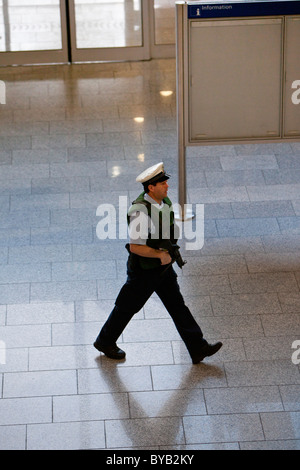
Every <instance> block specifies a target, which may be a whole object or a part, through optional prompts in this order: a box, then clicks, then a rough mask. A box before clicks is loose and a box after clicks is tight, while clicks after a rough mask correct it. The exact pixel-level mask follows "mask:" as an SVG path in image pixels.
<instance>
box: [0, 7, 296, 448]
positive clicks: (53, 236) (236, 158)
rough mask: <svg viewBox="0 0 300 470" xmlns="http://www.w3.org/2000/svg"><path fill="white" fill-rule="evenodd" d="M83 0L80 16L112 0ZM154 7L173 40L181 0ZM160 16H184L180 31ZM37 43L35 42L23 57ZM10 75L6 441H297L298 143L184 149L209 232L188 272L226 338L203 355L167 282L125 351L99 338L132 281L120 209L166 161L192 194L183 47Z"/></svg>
mask: <svg viewBox="0 0 300 470" xmlns="http://www.w3.org/2000/svg"><path fill="white" fill-rule="evenodd" d="M9 3H11V5H12V7H11V11H10V14H11V17H13V15H15V16H14V17H15V18H16V23H14V25H13V26H15V27H12V28H11V32H10V35H8V34H4V39H3V35H2V36H1V38H0V50H1V51H2V52H7V53H9V51H13V48H12V47H11V48H9V47H8V46H9V40H11V44H14V47H15V49H14V50H15V51H16V50H20V48H21V46H20V45H19V46H18V35H20V34H22V31H24V34H25V33H26V28H25V26H24V27H23V28H22V27H21V24H20V23H18V21H19V20H18V18H20V17H21V16H22V15H18V11H17V9H18V8H20V9H24V6H22V7H21V6H18V4H20V2H18V1H14V2H9ZM24 3H28V9H30V8H35V6H34V7H33V6H32V5H34V4H39V3H41V4H43V3H44V4H48V6H49V4H52V5H50V7H51V8H52V9H53V8H55V6H56V5H58V4H59V2H56V1H52V2H50V1H45V2H34V1H31V2H30V1H28V2H23V4H24ZM75 3H77V5H78V8H82V11H81V13H80V14H81V15H83V16H81V18H83V17H84V11H86V12H88V13H89V14H90V15H91V10H90V9H86V10H85V7H86V5H87V4H92V3H94V4H95V5H94V6H95V8H96V6H97V5H96V4H98V8H99V11H100V10H101V8H100V7H103V5H104V3H105V2H103V1H102V2H101V1H100V2H92V1H90V2H84V1H81V2H75ZM107 3H109V4H111V5H112V4H117V6H118V11H120V4H124V3H126V4H128V3H131V4H134V8H135V11H138V7H139V5H140V4H141V2H139V1H135V2H134V1H132V2H124V1H123V2H122V1H119V2H106V4H107ZM155 3H156V15H157V23H156V24H157V25H161V28H157V39H156V41H157V42H161V45H162V47H163V46H164V45H166V44H169V43H170V44H172V43H173V45H174V37H175V32H174V31H175V30H174V29H173V30H172V24H174V3H175V2H173V1H163V0H160V1H158V2H155ZM5 5H6V6H7V2H6V1H4V0H2V1H0V11H1V8H2V11H3V8H4V6H5ZM131 6H132V5H131ZM123 7H124V5H123ZM103 8H104V7H103ZM134 8H133V9H134ZM28 11H29V10H28ZM78 11H79V10H78ZM103 11H104V10H103ZM56 13H57V11H56ZM88 13H87V14H88ZM160 13H161V14H162V16H160ZM172 15H173V16H172ZM29 16H30V17H31V18H33V17H34V15H29ZM92 16H93V18H94V19H93V18H92V17H91V16H90V17H87V18H86V22H84V21H82V24H81V27H80V28H79V31H83V30H87V31H89V32H90V33H92V32H94V35H95V36H96V32H97V28H100V29H101V28H104V29H105V22H101V21H99V22H96V21H95V14H93V15H92ZM104 16H105V17H106V18H109V15H107V14H106V13H105V14H104ZM138 17H139V15H135V18H134V20H132V21H131V22H130V25H131V27H132V28H131V29H132V32H133V34H132V35H129V36H128V35H124V34H123V35H122V34H121V29H122V28H120V24H124V18H123V19H122V18H121V19H120V21H119V23H118V25H117V27H116V31H118V32H119V34H121V36H122V38H123V40H124V37H125V36H126V38H127V39H126V40H128V41H130V42H129V46H128V47H133V46H132V45H133V44H135V43H137V44H138V42H139V40H140V39H139V34H138V33H139V25H141V24H142V23H141V22H140V23H139V22H138ZM49 18H50V15H48V13H47V15H46V18H45V19H44V20H43V21H42V20H40V22H41V24H40V28H38V30H39V31H40V32H41V31H42V29H43V28H44V30H45V31H49V29H48V26H49V28H50V26H51V25H50V23H51V21H50V19H49ZM159 18H172V21H171V22H170V24H171V26H170V28H169V29H168V31H166V30H164V27H163V24H164V22H163V21H161V23H160V22H159ZM0 19H1V16H0ZM92 20H93V21H92ZM1 21H2V23H3V20H1ZM23 21H25V20H23ZM107 21H108V20H107ZM17 23H18V24H17ZM0 26H1V25H0ZM106 28H107V29H109V27H108V23H106ZM27 30H34V27H33V26H32V27H31V28H30V27H28V28H27ZM13 31H15V35H13ZM54 32H55V28H54ZM98 33H99V32H98ZM54 36H55V34H53V35H52V34H51V38H53V39H54V40H55V37H54ZM100 36H101V37H102V38H103V37H104V39H105V40H107V41H109V40H110V38H109V34H108V33H107V34H102V35H101V34H100ZM113 36H114V38H115V35H113ZM48 37H50V33H49V34H48ZM82 37H83V38H84V37H86V36H85V35H84V34H83V35H82ZM13 38H14V41H15V42H14V41H12V39H13ZM128 38H130V39H128ZM158 38H160V39H158ZM88 39H89V40H90V41H92V42H93V34H90V37H89V38H88ZM120 41H121V39H120ZM164 43H165V44H164ZM23 44H24V43H23ZM111 44H112V43H110V46H111V47H117V46H118V47H119V46H120V47H124V51H125V49H126V44H125V45H124V43H123V45H122V42H119V43H117V45H116V46H112V45H111ZM106 46H107V44H99V43H96V45H95V44H93V43H89V44H88V43H85V44H84V45H82V47H86V48H89V47H98V48H105V47H106ZM43 47H45V49H47V47H48V46H42V45H41V48H43ZM51 47H52V46H51ZM36 48H37V46H36V43H35V45H34V46H32V45H30V39H29V38H28V43H27V46H25V52H26V53H27V52H28V51H29V50H33V49H36ZM157 55H159V54H158V53H157ZM162 55H163V54H162ZM296 78H297V77H296ZM298 78H300V77H298ZM0 80H1V82H2V83H4V84H5V92H6V94H5V98H6V99H5V104H0V214H1V218H0V449H1V450H46V449H50V450H62V449H73V450H74V449H75V450H78V449H95V450H98V449H99V450H104V449H106V450H112V449H114V450H117V449H124V450H132V449H137V450H142V449H149V450H175V451H176V450H177V451H178V450H184V451H187V450H195V451H198V450H260V449H261V450H299V449H300V399H299V398H300V366H299V362H300V361H299V358H300V352H299V349H300V140H299V141H298V142H297V141H296V140H293V141H288V142H279V143H276V142H273V141H272V142H269V143H268V142H266V143H259V142H254V143H247V144H246V143H241V142H240V143H230V144H226V145H225V144H223V143H222V144H220V145H198V146H189V147H188V148H187V151H186V173H187V175H186V176H187V184H186V188H187V202H188V203H190V204H192V205H193V206H192V207H193V208H194V209H195V208H196V206H197V205H204V245H203V247H202V248H201V249H193V250H190V249H187V248H188V245H187V243H186V240H185V239H184V238H182V239H181V240H180V241H179V245H180V246H181V253H182V256H183V258H184V259H185V260H186V261H187V264H186V265H185V266H184V267H183V269H182V270H180V269H179V268H178V267H177V266H175V268H174V269H175V270H176V272H177V274H178V282H179V285H180V288H181V291H182V294H183V295H184V298H185V301H186V304H187V305H188V306H189V308H190V309H191V311H192V313H193V315H194V317H195V319H196V320H197V322H198V323H199V325H200V326H201V329H202V330H203V332H204V335H205V337H206V339H207V340H208V341H209V342H215V341H219V340H220V341H222V342H223V347H222V349H221V350H220V351H219V352H218V353H217V354H216V355H215V356H212V357H210V358H207V359H205V360H204V361H203V362H202V363H200V364H197V365H194V364H192V362H191V360H190V357H189V355H188V352H187V350H186V348H185V346H184V343H183V342H182V340H181V339H180V337H179V335H178V333H177V331H176V329H175V327H174V324H173V322H172V320H171V319H170V317H169V315H168V313H167V311H166V310H165V308H164V306H163V305H162V303H161V301H160V300H159V298H158V297H157V296H156V295H155V294H154V295H153V296H152V297H151V298H150V299H149V301H148V302H147V303H146V305H145V306H144V307H143V309H142V310H141V311H140V312H138V313H137V314H136V315H135V316H134V318H133V319H132V321H131V322H130V323H129V325H128V326H127V328H126V329H125V330H124V332H123V334H122V336H121V337H120V339H119V341H118V345H119V346H120V347H121V348H122V349H124V350H125V351H126V359H125V360H122V361H114V360H112V359H109V358H107V357H106V356H105V355H104V354H100V353H98V351H97V350H96V349H95V348H94V347H93V342H94V340H95V338H96V336H97V335H98V332H99V330H100V328H101V326H102V325H103V324H104V322H105V320H106V318H107V317H108V315H109V313H110V312H111V310H112V308H113V306H114V301H115V298H116V296H117V294H118V292H119V289H120V287H121V286H122V285H123V283H124V282H125V280H126V261H127V251H126V249H125V244H126V243H127V240H126V237H124V227H126V211H125V212H124V210H120V208H121V207H123V208H124V201H125V202H127V203H128V205H129V204H130V203H131V201H133V200H134V199H135V198H136V197H137V196H138V195H139V194H140V192H141V190H142V187H141V185H140V183H137V182H136V181H135V179H136V177H137V175H138V174H139V173H141V172H142V171H143V170H145V169H146V168H148V167H150V166H151V165H154V164H156V163H158V162H164V165H165V169H166V171H167V173H169V174H170V175H171V178H170V180H169V186H170V189H169V197H170V198H171V200H172V201H173V202H174V203H175V202H178V181H179V170H178V147H177V128H176V116H177V113H176V60H175V57H174V55H173V57H154V58H150V59H149V60H136V61H134V60H123V61H107V60H106V61H105V62H97V61H95V63H72V64H68V63H64V64H53V65H52V64H51V65H50V64H43V65H40V64H35V65H32V64H31V65H28V64H26V65H25V64H24V65H22V66H21V65H19V66H9V67H2V68H0ZM299 107H300V105H299ZM120 198H121V199H120ZM103 208H106V209H107V210H111V212H110V213H111V216H112V217H111V219H110V220H111V224H108V226H107V230H111V231H110V232H109V233H108V236H107V238H105V239H103V238H104V237H101V236H100V237H99V236H98V235H99V233H100V231H99V230H98V231H97V227H98V228H99V225H98V224H99V221H100V220H101V214H102V215H103V212H101V211H103ZM114 211H115V212H114ZM114 215H115V222H116V224H115V228H116V232H115V234H114V230H113V228H114V227H113V222H114V217H113V216H114ZM102 219H103V217H102ZM196 222H197V219H196V220H195V223H196ZM101 233H102V234H103V232H101ZM121 235H122V236H121ZM101 238H102V239H101Z"/></svg>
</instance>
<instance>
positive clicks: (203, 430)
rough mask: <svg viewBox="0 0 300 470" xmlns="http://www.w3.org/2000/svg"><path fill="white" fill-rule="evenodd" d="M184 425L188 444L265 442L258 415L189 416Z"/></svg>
mask: <svg viewBox="0 0 300 470" xmlns="http://www.w3.org/2000/svg"><path fill="white" fill-rule="evenodd" d="M183 425H184V430H185V436H186V442H187V444H197V443H208V442H235V441H249V440H256V441H260V440H264V434H263V430H262V426H261V423H260V419H259V416H258V414H251V413H249V414H236V415H217V416H187V417H184V418H183Z"/></svg>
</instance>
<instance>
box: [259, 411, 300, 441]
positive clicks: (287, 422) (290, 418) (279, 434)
mask: <svg viewBox="0 0 300 470" xmlns="http://www.w3.org/2000/svg"><path fill="white" fill-rule="evenodd" d="M299 418H300V413H299V412H292V411H291V412H286V413H283V412H279V413H261V420H262V425H263V429H264V433H265V436H266V439H267V440H277V439H299V438H300V419H299Z"/></svg>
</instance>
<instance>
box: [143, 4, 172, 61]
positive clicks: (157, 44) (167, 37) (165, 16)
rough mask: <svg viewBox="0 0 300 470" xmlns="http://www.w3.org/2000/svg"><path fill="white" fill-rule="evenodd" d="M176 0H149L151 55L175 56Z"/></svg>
mask: <svg viewBox="0 0 300 470" xmlns="http://www.w3.org/2000/svg"><path fill="white" fill-rule="evenodd" d="M176 1H177V0H150V3H151V4H152V12H151V17H150V21H151V31H152V35H151V36H152V37H151V57H153V58H160V57H175V42H176V37H175V35H176V32H175V3H176Z"/></svg>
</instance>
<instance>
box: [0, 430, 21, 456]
mask: <svg viewBox="0 0 300 470" xmlns="http://www.w3.org/2000/svg"><path fill="white" fill-rule="evenodd" d="M0 443H1V444H0V448H1V450H25V449H26V426H0Z"/></svg>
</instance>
